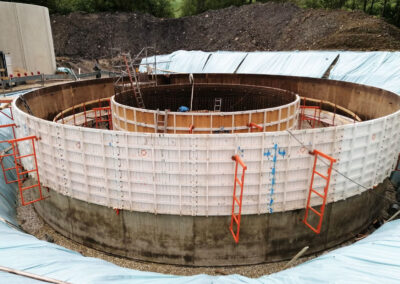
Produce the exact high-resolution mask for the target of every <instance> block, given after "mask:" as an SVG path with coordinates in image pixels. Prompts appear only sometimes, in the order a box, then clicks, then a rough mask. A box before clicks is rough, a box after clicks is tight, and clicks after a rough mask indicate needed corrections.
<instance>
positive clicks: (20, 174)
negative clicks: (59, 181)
mask: <svg viewBox="0 0 400 284" xmlns="http://www.w3.org/2000/svg"><path fill="white" fill-rule="evenodd" d="M35 140H38V138H37V137H36V136H28V137H24V138H19V139H13V140H9V141H8V142H9V143H10V144H11V146H12V149H13V154H14V155H13V156H14V163H15V165H16V168H15V171H16V174H17V182H18V188H19V193H20V196H21V204H22V206H25V205H29V204H31V203H34V202H37V201H40V200H43V199H45V198H44V196H43V194H42V186H41V184H40V177H39V168H38V164H37V158H36V149H35ZM24 141H29V142H31V146H32V153H30V154H25V155H21V154H19V151H18V143H21V142H24ZM30 157H32V159H33V166H34V167H33V169H31V170H24V169H23V168H22V166H21V165H22V159H24V158H30ZM30 173H32V174H35V175H36V180H37V183H36V184H33V185H29V186H25V187H24V184H23V183H24V181H25V175H27V174H30ZM34 188H37V193H38V197H36V198H34V199H33V200H29V201H25V197H24V192H25V191H27V190H32V189H34Z"/></svg>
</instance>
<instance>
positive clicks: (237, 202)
mask: <svg viewBox="0 0 400 284" xmlns="http://www.w3.org/2000/svg"><path fill="white" fill-rule="evenodd" d="M232 160H234V161H235V162H236V166H235V180H234V185H233V201H232V217H231V225H230V226H229V230H230V231H231V233H232V236H233V239H234V240H235V243H239V232H240V219H241V217H242V198H243V186H244V174H245V172H246V170H247V166H246V165H245V164H244V163H243V161H242V160H241V159H240V157H239V156H238V155H235V156H233V157H232ZM239 165H240V166H241V167H242V169H243V170H242V177H241V179H239V178H238V175H237V174H238V167H239ZM237 185H239V186H240V197H239V199H237V197H236V188H237V187H236V186H237ZM235 205H237V206H238V207H239V212H238V214H235ZM233 223H235V224H236V233H235V231H234V230H233Z"/></svg>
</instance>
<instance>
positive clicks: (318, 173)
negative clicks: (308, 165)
mask: <svg viewBox="0 0 400 284" xmlns="http://www.w3.org/2000/svg"><path fill="white" fill-rule="evenodd" d="M314 173H316V174H317V175H319V176H320V177H322V178H323V179H326V180H327V179H328V177H327V176H324V175H323V174H321V173H320V172H317V171H314Z"/></svg>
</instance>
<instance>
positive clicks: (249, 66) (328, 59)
mask: <svg viewBox="0 0 400 284" xmlns="http://www.w3.org/2000/svg"><path fill="white" fill-rule="evenodd" d="M338 54H339V53H338V52H330V51H291V52H283V51H277V52H252V53H249V54H248V55H247V57H246V59H245V60H244V62H243V63H242V65H241V66H240V67H239V70H238V71H237V73H240V74H271V75H287V76H302V77H316V78H321V77H322V76H323V75H324V74H325V72H326V71H327V70H328V68H329V66H331V64H332V63H333V61H334V60H335V58H336V57H337V56H338Z"/></svg>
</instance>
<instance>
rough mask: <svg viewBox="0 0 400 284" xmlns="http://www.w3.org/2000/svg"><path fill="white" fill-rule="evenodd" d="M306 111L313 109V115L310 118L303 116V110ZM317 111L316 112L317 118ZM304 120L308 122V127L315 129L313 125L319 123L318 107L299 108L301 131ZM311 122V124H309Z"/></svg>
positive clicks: (319, 112)
mask: <svg viewBox="0 0 400 284" xmlns="http://www.w3.org/2000/svg"><path fill="white" fill-rule="evenodd" d="M306 109H313V110H314V115H313V116H312V117H311V116H307V115H306V114H305V110H306ZM317 111H318V116H317ZM304 120H307V121H310V125H311V127H312V128H315V123H316V122H317V123H321V107H319V106H305V105H303V106H300V129H301V125H302V122H303V121H304ZM311 121H312V123H311Z"/></svg>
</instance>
